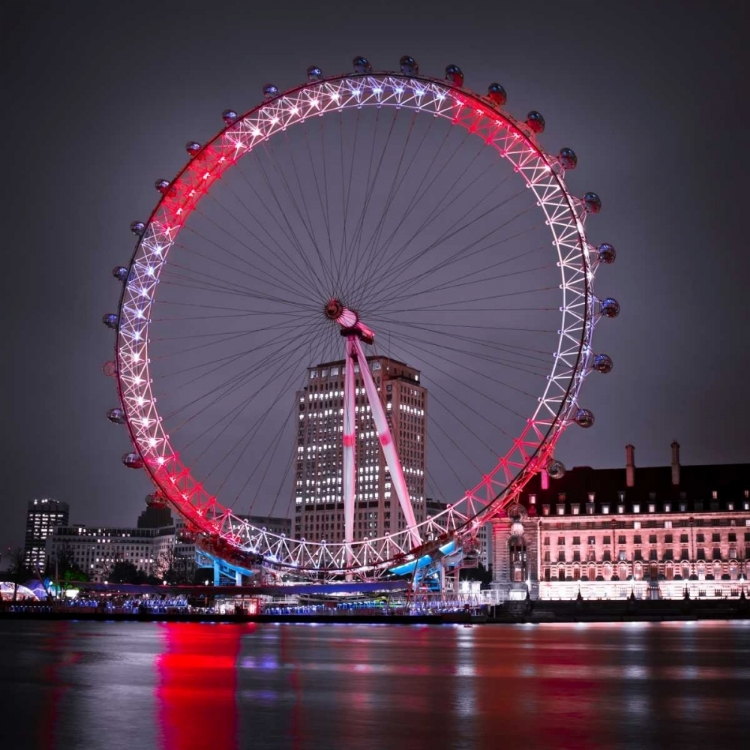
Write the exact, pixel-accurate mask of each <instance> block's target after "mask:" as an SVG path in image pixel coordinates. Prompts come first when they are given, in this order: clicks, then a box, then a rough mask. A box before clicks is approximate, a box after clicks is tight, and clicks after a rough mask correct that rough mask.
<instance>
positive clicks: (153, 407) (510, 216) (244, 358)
mask: <svg viewBox="0 0 750 750" xmlns="http://www.w3.org/2000/svg"><path fill="white" fill-rule="evenodd" d="M353 67H354V72H352V73H347V74H343V75H334V76H330V77H327V76H325V75H323V73H322V71H321V70H320V69H319V68H317V67H314V66H312V67H310V68H308V70H307V79H308V80H307V82H306V83H304V84H302V85H300V86H297V87H295V88H292V89H290V90H288V91H285V92H281V91H279V89H277V88H276V87H275V86H272V85H267V86H265V87H264V90H263V94H264V100H263V102H262V103H261V104H259V105H258V106H256V107H254V108H252V109H250V110H249V111H248V112H246V113H245V114H240V113H238V112H235V111H232V110H226V111H225V112H224V113H223V119H224V127H223V128H222V129H221V130H220V131H219V132H218V133H217V134H216V135H215V136H214V137H213V138H211V139H210V140H208V141H206V142H205V143H204V144H199V143H197V142H190V143H188V144H187V151H188V154H189V160H188V162H187V164H186V165H185V166H184V168H183V169H182V170H181V171H180V172H179V173H178V174H177V176H176V177H175V178H174V179H172V180H158V181H157V182H156V188H157V190H158V192H159V194H160V196H159V200H158V202H157V205H156V207H155V208H154V210H153V212H152V213H151V215H150V217H148V220H146V221H142V222H141V221H137V222H134V223H133V224H132V225H131V229H132V231H133V232H134V233H135V235H136V236H137V243H136V247H135V250H134V252H133V255H132V258H131V260H130V263H129V264H128V265H127V266H118V267H117V268H115V269H114V271H113V273H114V275H115V277H116V278H117V279H118V280H119V281H121V282H122V294H121V297H120V303H119V308H118V310H117V312H116V313H111V314H108V315H105V317H104V323H105V325H107V326H108V327H109V328H112V329H114V330H115V331H116V343H115V360H114V362H113V363H110V366H109V374H112V375H114V377H115V378H116V382H117V388H118V393H119V398H120V405H119V406H118V407H116V408H113V409H110V411H109V412H108V418H109V419H110V421H112V422H115V423H118V424H124V425H125V426H126V427H127V430H128V433H129V437H130V439H131V441H132V445H133V448H132V451H131V452H128V453H126V454H125V455H124V456H123V462H124V463H125V465H126V466H128V467H131V468H135V469H143V470H145V471H146V472H147V474H148V476H149V477H150V479H151V481H152V482H153V484H154V487H155V490H154V492H153V493H152V494H151V495H149V497H148V499H147V502H149V504H152V505H169V506H170V507H171V508H173V509H174V510H176V511H177V512H178V513H179V514H180V515H181V516H182V517H183V518H184V519H185V522H186V525H187V528H188V529H189V532H190V534H191V535H192V536H193V538H195V540H196V543H197V544H199V545H200V546H201V547H202V548H203V549H205V550H206V551H208V552H210V553H211V554H214V555H216V556H218V557H220V558H223V559H225V560H228V561H229V562H230V563H232V564H234V565H237V566H239V567H240V568H243V567H247V568H250V567H251V566H253V565H264V566H266V567H268V568H272V569H275V570H279V571H287V572H289V573H294V574H295V575H299V576H300V577H316V578H319V577H321V576H323V577H335V576H341V575H354V576H359V577H363V578H364V577H371V576H381V575H383V574H386V573H388V572H389V571H394V570H395V571H400V570H404V569H411V570H413V569H414V568H415V567H416V566H417V565H420V564H423V563H424V564H429V563H430V562H431V561H434V560H436V559H438V558H440V557H444V556H449V555H451V554H453V555H455V554H457V553H460V550H461V549H462V547H464V546H466V545H467V544H468V543H470V540H471V539H472V537H474V536H475V535H476V531H477V529H478V528H479V526H480V525H481V524H482V523H485V522H486V521H488V520H490V519H491V518H492V517H494V516H495V515H497V514H499V513H502V512H503V509H504V508H505V507H507V505H508V504H509V503H510V502H511V501H512V500H513V499H514V498H515V497H517V495H518V493H519V492H520V490H521V489H522V487H523V486H524V484H525V483H526V482H527V481H528V479H530V478H531V477H532V476H533V475H534V474H535V473H536V472H538V471H540V470H546V471H548V472H549V474H550V476H554V475H555V474H560V473H562V472H563V471H564V467H563V466H562V465H561V464H560V463H559V462H558V461H556V460H555V459H554V448H555V444H556V442H557V440H558V438H559V437H560V435H561V434H562V432H563V431H564V430H565V429H566V427H568V426H569V425H571V424H577V425H579V426H581V427H584V428H587V427H590V426H591V425H592V424H593V422H594V416H593V414H592V413H591V411H589V410H588V409H586V408H585V405H584V404H583V403H582V402H580V400H579V399H580V391H581V386H582V384H583V381H584V379H585V378H586V376H587V375H588V374H589V373H591V372H592V371H594V370H596V371H598V372H601V373H607V372H609V371H610V370H611V369H612V360H611V359H610V357H608V356H607V355H606V354H602V353H598V352H596V351H595V350H594V348H593V340H592V337H593V331H594V327H595V325H596V323H597V322H598V321H599V320H600V319H602V318H612V317H615V316H617V314H618V313H619V305H618V303H617V302H616V301H615V300H614V299H612V298H610V297H606V298H601V299H600V298H599V297H597V296H595V294H594V291H593V284H594V278H595V273H596V271H597V269H598V267H599V266H600V265H603V264H611V263H612V262H613V261H614V259H615V250H614V248H613V247H612V246H611V245H610V244H608V243H604V244H598V245H596V244H592V243H591V242H590V241H589V238H588V236H587V233H586V226H585V224H586V221H587V219H588V217H589V216H590V215H591V214H596V213H598V212H599V210H600V208H601V202H600V200H599V198H598V196H597V195H596V194H595V193H586V194H585V195H583V197H580V198H579V197H575V196H573V195H572V194H571V193H570V192H569V190H568V187H567V185H566V179H565V178H566V174H567V173H568V172H569V171H570V170H572V169H574V168H575V167H576V163H577V157H576V155H575V153H574V152H573V151H572V150H571V149H570V148H563V149H561V150H560V151H559V152H558V153H557V154H556V155H553V154H551V153H548V152H547V151H546V150H545V149H544V148H543V147H542V145H541V143H540V136H541V134H542V132H543V131H544V128H545V122H544V118H543V117H542V115H541V114H539V113H538V112H530V113H529V114H528V116H527V117H526V118H525V119H524V120H519V119H516V118H514V117H512V116H511V115H510V114H509V113H508V112H507V110H506V108H505V105H506V93H505V91H504V89H503V87H502V86H500V85H499V84H496V83H493V84H491V85H490V86H489V88H488V90H487V93H486V94H479V93H475V92H473V91H471V90H469V89H468V88H466V87H465V86H464V76H463V73H462V72H461V70H460V69H459V68H458V67H457V66H455V65H449V66H448V67H447V68H446V73H445V79H437V78H432V77H428V76H425V75H423V74H421V73H420V71H419V68H418V66H417V63H416V62H415V61H414V60H413V59H412V58H410V57H403V58H402V59H401V61H400V70H399V71H398V72H373V71H372V68H371V66H370V64H369V62H368V61H367V60H366V59H365V58H362V57H358V58H355V60H354V64H353ZM396 386H397V388H396ZM392 387H394V388H396V390H395V391H391V388H392ZM375 453H377V456H375V455H374V454H375ZM428 496H429V497H431V498H433V499H435V500H439V501H442V504H441V505H436V506H433V512H428V508H427V497H428ZM434 508H437V510H434ZM384 509H385V510H384ZM327 511H330V512H327ZM250 515H257V516H275V515H276V516H288V515H293V516H294V517H295V519H297V521H296V523H297V525H296V526H293V527H292V533H290V534H281V533H277V532H273V531H271V530H269V529H268V528H266V527H264V526H261V525H259V524H254V523H253V522H252V520H248V516H250ZM305 515H307V517H308V518H309V519H315V521H314V522H315V524H316V525H315V527H314V528H315V530H316V532H317V534H316V536H315V538H314V539H312V538H307V537H308V536H310V534H309V533H308V531H306V529H308V530H310V529H312V528H313V527H311V526H310V527H306V526H300V525H299V519H300V517H304V516H305ZM310 523H312V521H310ZM409 566H411V568H409Z"/></svg>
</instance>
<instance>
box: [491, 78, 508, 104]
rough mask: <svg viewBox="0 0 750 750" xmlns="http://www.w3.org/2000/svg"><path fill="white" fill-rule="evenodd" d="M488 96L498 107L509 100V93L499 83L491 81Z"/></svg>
mask: <svg viewBox="0 0 750 750" xmlns="http://www.w3.org/2000/svg"><path fill="white" fill-rule="evenodd" d="M487 98H488V99H489V100H490V101H491V102H492V103H493V104H496V105H497V106H498V107H502V106H503V105H504V104H505V102H507V101H508V95H507V94H506V93H505V89H504V88H503V87H502V86H501V85H500V84H499V83H491V84H490V85H489V86H488V87H487Z"/></svg>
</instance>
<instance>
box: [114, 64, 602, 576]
mask: <svg viewBox="0 0 750 750" xmlns="http://www.w3.org/2000/svg"><path fill="white" fill-rule="evenodd" d="M363 108H378V109H380V108H397V109H400V110H404V111H411V112H413V113H415V114H416V113H418V114H420V115H432V116H433V117H435V118H441V119H444V120H447V121H449V122H450V123H451V124H452V125H453V126H458V127H459V128H463V129H465V130H466V132H467V133H468V134H470V135H472V136H476V137H477V138H479V139H481V140H482V141H484V143H485V144H486V146H487V147H488V148H491V149H494V150H495V152H497V154H499V155H500V157H502V159H504V160H505V161H506V162H508V163H509V164H510V166H511V167H512V169H513V171H514V172H515V173H517V174H518V176H519V178H520V179H521V180H522V181H523V183H525V185H526V187H527V188H528V189H529V190H531V191H532V193H533V195H534V196H535V198H536V204H537V206H538V209H539V211H540V212H542V213H543V215H544V221H545V223H546V225H547V227H548V230H549V232H550V240H551V245H552V246H553V247H554V251H555V253H556V264H557V266H558V268H559V314H560V318H559V329H558V331H557V335H556V340H557V349H556V351H555V352H554V355H553V357H552V367H551V370H550V372H549V374H548V376H547V379H546V386H545V387H544V390H543V392H542V393H540V394H539V397H538V403H537V406H536V409H535V410H534V411H533V413H532V414H530V415H529V417H528V418H527V420H526V424H525V427H524V428H523V429H522V430H521V432H520V434H518V435H517V436H516V437H515V438H514V439H513V441H512V445H511V447H510V448H509V449H508V450H507V451H506V452H505V453H504V454H503V455H500V456H499V457H498V459H497V462H496V464H495V465H494V466H493V467H491V468H490V469H489V470H487V471H485V472H483V473H482V475H481V476H480V477H479V478H478V481H477V482H476V483H475V484H474V486H472V487H471V488H470V489H468V490H467V491H465V493H464V494H463V496H462V497H456V498H455V499H454V501H453V502H452V503H451V504H450V505H449V507H448V508H447V510H445V511H444V512H442V513H440V514H438V515H436V516H434V517H431V518H428V519H427V520H426V521H424V523H422V524H420V533H421V536H422V538H423V539H427V540H431V541H432V547H433V548H434V546H435V544H438V543H439V544H445V543H446V541H447V540H449V539H452V538H454V537H456V536H458V537H462V536H466V535H471V534H475V533H476V529H477V528H478V527H479V525H480V524H481V523H484V522H486V521H488V520H489V519H490V518H492V517H493V515H496V514H498V513H499V512H501V511H502V509H503V508H504V507H505V506H506V505H507V504H508V503H509V502H510V501H511V500H512V499H513V498H514V497H515V496H517V493H518V492H519V491H520V489H521V488H522V487H523V486H524V484H525V483H526V481H528V479H530V478H531V477H532V476H533V475H534V474H535V473H536V472H537V471H539V470H540V469H541V468H543V467H545V466H546V465H547V463H548V462H549V461H550V459H551V456H552V453H553V449H554V446H555V443H556V442H557V440H558V438H559V437H560V435H561V433H562V431H563V430H564V429H565V428H566V427H567V426H568V425H569V424H571V423H572V422H573V421H574V420H575V419H576V417H580V413H581V410H580V407H579V403H578V396H579V390H580V388H581V385H582V382H583V380H584V378H585V376H586V375H587V374H588V373H589V372H590V371H591V369H592V365H593V354H592V348H591V344H592V334H593V329H594V324H595V323H596V322H597V320H598V319H599V318H600V317H601V316H602V314H603V313H604V314H607V312H606V310H604V308H603V307H602V303H600V302H599V300H597V299H596V298H595V297H594V294H593V291H592V282H593V277H594V271H595V269H596V266H597V263H598V257H597V255H596V250H595V249H594V248H593V247H592V246H591V245H590V244H589V242H588V240H587V237H586V234H585V230H584V221H585V218H586V215H587V209H589V210H591V206H588V205H587V204H586V201H585V200H581V199H578V198H575V197H573V196H572V195H571V194H570V192H569V191H568V189H567V187H566V183H565V179H564V176H565V169H564V164H563V162H562V161H561V159H559V158H558V157H554V156H551V155H549V154H547V153H546V152H545V151H544V150H543V149H542V148H541V147H540V145H539V144H538V142H537V140H536V137H535V135H534V133H533V132H532V131H531V130H530V128H529V127H528V126H527V125H525V124H522V123H520V122H518V121H516V120H514V119H513V118H512V117H510V116H509V115H508V114H507V113H505V112H504V111H501V110H500V109H498V108H497V107H495V106H493V104H492V102H491V101H489V100H488V99H487V98H485V97H482V96H480V95H477V94H474V93H471V92H469V91H467V90H466V89H464V88H458V87H456V86H454V85H452V84H450V83H448V82H446V81H439V80H435V79H430V78H426V77H420V76H403V75H394V74H390V73H388V74H368V75H345V76H340V77H335V78H329V79H324V80H314V81H311V82H310V83H308V84H306V85H304V86H301V87H299V88H296V89H293V90H291V91H288V92H286V93H283V94H280V95H277V96H275V97H274V98H272V99H270V100H269V101H266V102H265V103H263V104H262V105H260V106H258V107H256V108H255V109H253V110H251V111H250V112H248V113H247V114H245V115H243V116H240V117H238V118H237V119H236V120H234V121H232V122H231V123H230V124H229V125H228V126H227V127H226V128H225V129H223V130H222V131H221V132H219V133H218V134H217V135H216V136H215V137H214V138H213V139H211V140H210V141H209V142H208V143H207V144H206V145H205V146H203V147H202V148H200V150H198V149H197V148H195V149H194V151H195V154H194V155H193V157H192V158H191V160H190V161H189V162H188V163H187V165H186V166H185V168H184V169H183V170H182V171H181V172H180V173H179V174H178V175H177V177H176V178H175V179H174V180H173V181H172V182H171V183H170V185H169V188H168V189H167V190H165V192H164V195H163V197H162V198H161V200H160V201H159V203H158V204H157V206H156V208H155V209H154V211H153V213H152V214H151V216H150V217H149V220H148V222H146V223H145V225H144V226H143V227H140V228H138V229H139V234H140V235H141V238H140V240H139V242H138V244H137V246H136V249H135V252H134V255H133V257H132V260H131V263H130V266H129V269H128V275H127V280H126V282H125V284H124V288H123V294H122V297H121V303H120V308H119V314H118V326H117V339H116V361H117V382H118V389H119V394H120V399H121V404H122V408H123V411H124V416H125V420H126V423H127V428H128V430H129V433H130V437H131V439H132V442H133V445H134V448H135V451H137V454H138V456H139V460H141V461H142V463H143V466H144V468H145V470H146V471H147V472H148V474H149V475H150V477H151V479H152V480H153V482H154V483H155V485H156V486H157V488H158V491H159V492H160V494H161V495H162V496H163V497H164V498H165V499H166V500H167V501H168V502H169V504H171V506H172V507H173V508H175V509H176V510H177V511H178V512H179V513H180V514H181V515H182V516H183V517H184V518H185V519H186V521H187V522H188V524H189V528H191V529H193V530H194V531H195V532H196V534H197V535H198V538H199V542H200V544H202V545H203V546H204V548H205V549H207V550H210V551H212V552H214V553H216V554H218V555H219V556H221V557H224V558H225V559H228V560H230V561H234V562H235V563H237V564H243V565H249V564H250V563H251V562H253V561H260V560H261V559H262V560H263V561H264V562H265V563H266V564H268V565H273V566H276V567H278V568H282V569H283V568H289V569H293V570H296V571H298V572H299V573H300V574H314V573H319V572H323V573H326V574H331V575H335V574H341V573H344V572H354V573H357V574H361V575H368V574H373V573H374V574H378V573H382V572H383V571H386V570H388V569H390V568H392V567H393V564H394V561H404V560H407V561H408V560H411V559H414V557H415V556H416V555H419V554H422V553H423V552H424V551H425V550H426V549H427V547H428V546H429V545H426V546H425V547H424V548H423V549H419V550H415V549H413V545H412V544H411V542H410V537H409V534H408V531H407V530H405V531H403V532H400V533H397V534H390V535H386V536H383V537H378V538H373V539H365V540H363V541H358V542H355V543H354V544H353V546H352V550H351V554H350V556H349V557H347V553H346V549H345V545H344V544H338V543H327V544H326V543H316V542H307V541H303V540H300V539H293V538H288V537H285V536H283V535H282V536H279V535H276V534H273V533H271V532H269V531H267V530H266V529H262V528H256V527H254V526H253V525H251V524H249V523H247V522H246V521H244V520H242V519H241V518H239V517H238V515H237V514H236V513H235V512H233V510H232V509H231V508H229V507H227V506H226V505H224V504H222V502H221V499H220V498H218V497H216V496H213V495H211V494H210V493H209V491H207V490H206V489H204V487H203V485H202V484H201V481H200V478H199V477H194V476H193V474H192V472H191V469H190V467H189V466H187V465H185V464H184V463H183V461H182V460H181V458H180V454H179V446H178V445H173V443H172V441H171V439H170V436H169V435H168V434H167V432H166V430H165V428H164V427H163V422H162V418H161V416H160V414H159V412H158V411H157V405H156V399H155V397H154V392H153V386H152V375H151V373H150V367H149V365H150V361H149V354H150V353H149V342H150V336H151V326H152V320H151V319H152V311H153V308H154V305H155V304H156V302H157V288H158V285H159V282H160V279H161V278H162V275H163V271H164V269H165V266H166V264H167V259H168V256H169V254H170V250H171V249H172V248H173V247H174V246H175V243H176V242H177V240H178V237H179V235H180V232H181V230H183V228H184V227H185V225H186V222H187V221H188V219H189V217H190V215H191V214H192V213H193V212H194V211H196V210H197V209H198V207H199V205H200V202H201V200H202V199H203V198H204V197H205V196H206V195H207V194H209V193H210V192H211V189H212V187H213V186H214V184H215V183H216V182H217V180H219V178H221V177H222V176H223V175H224V173H225V172H226V171H227V170H229V169H231V168H232V167H234V166H235V165H236V163H237V162H238V161H239V160H240V159H241V158H242V157H244V156H246V155H248V154H251V153H252V152H253V150H254V149H257V148H259V147H260V146H261V145H262V144H263V143H265V142H266V141H268V140H269V139H271V137H273V136H275V135H278V134H279V133H282V132H285V131H286V130H287V129H291V128H293V127H298V126H300V125H301V124H302V123H305V121H306V120H308V119H310V118H313V117H319V116H323V117H325V116H326V115H329V114H330V113H334V112H344V111H346V110H352V109H357V110H359V109H363ZM595 208H596V209H597V210H598V207H595ZM311 364H313V363H311ZM580 423H581V421H580V420H579V424H580ZM584 426H587V425H584Z"/></svg>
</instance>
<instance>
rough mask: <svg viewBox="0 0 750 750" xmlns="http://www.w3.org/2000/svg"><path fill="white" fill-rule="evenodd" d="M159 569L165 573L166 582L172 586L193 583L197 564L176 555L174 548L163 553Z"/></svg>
mask: <svg viewBox="0 0 750 750" xmlns="http://www.w3.org/2000/svg"><path fill="white" fill-rule="evenodd" d="M159 569H160V570H162V571H163V577H164V580H165V581H166V582H167V583H168V584H170V585H171V586H179V585H182V584H186V583H192V581H193V573H194V571H195V564H194V563H193V561H191V560H190V559H189V558H187V557H184V556H182V555H178V554H176V553H175V551H174V548H170V549H169V550H168V551H167V552H164V553H162V555H160V557H159Z"/></svg>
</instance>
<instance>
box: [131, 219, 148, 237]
mask: <svg viewBox="0 0 750 750" xmlns="http://www.w3.org/2000/svg"><path fill="white" fill-rule="evenodd" d="M130 231H131V232H132V233H133V234H135V235H137V236H138V237H143V233H144V232H145V231H146V225H145V224H144V223H143V222H142V221H134V222H133V223H132V224H131V225H130Z"/></svg>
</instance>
